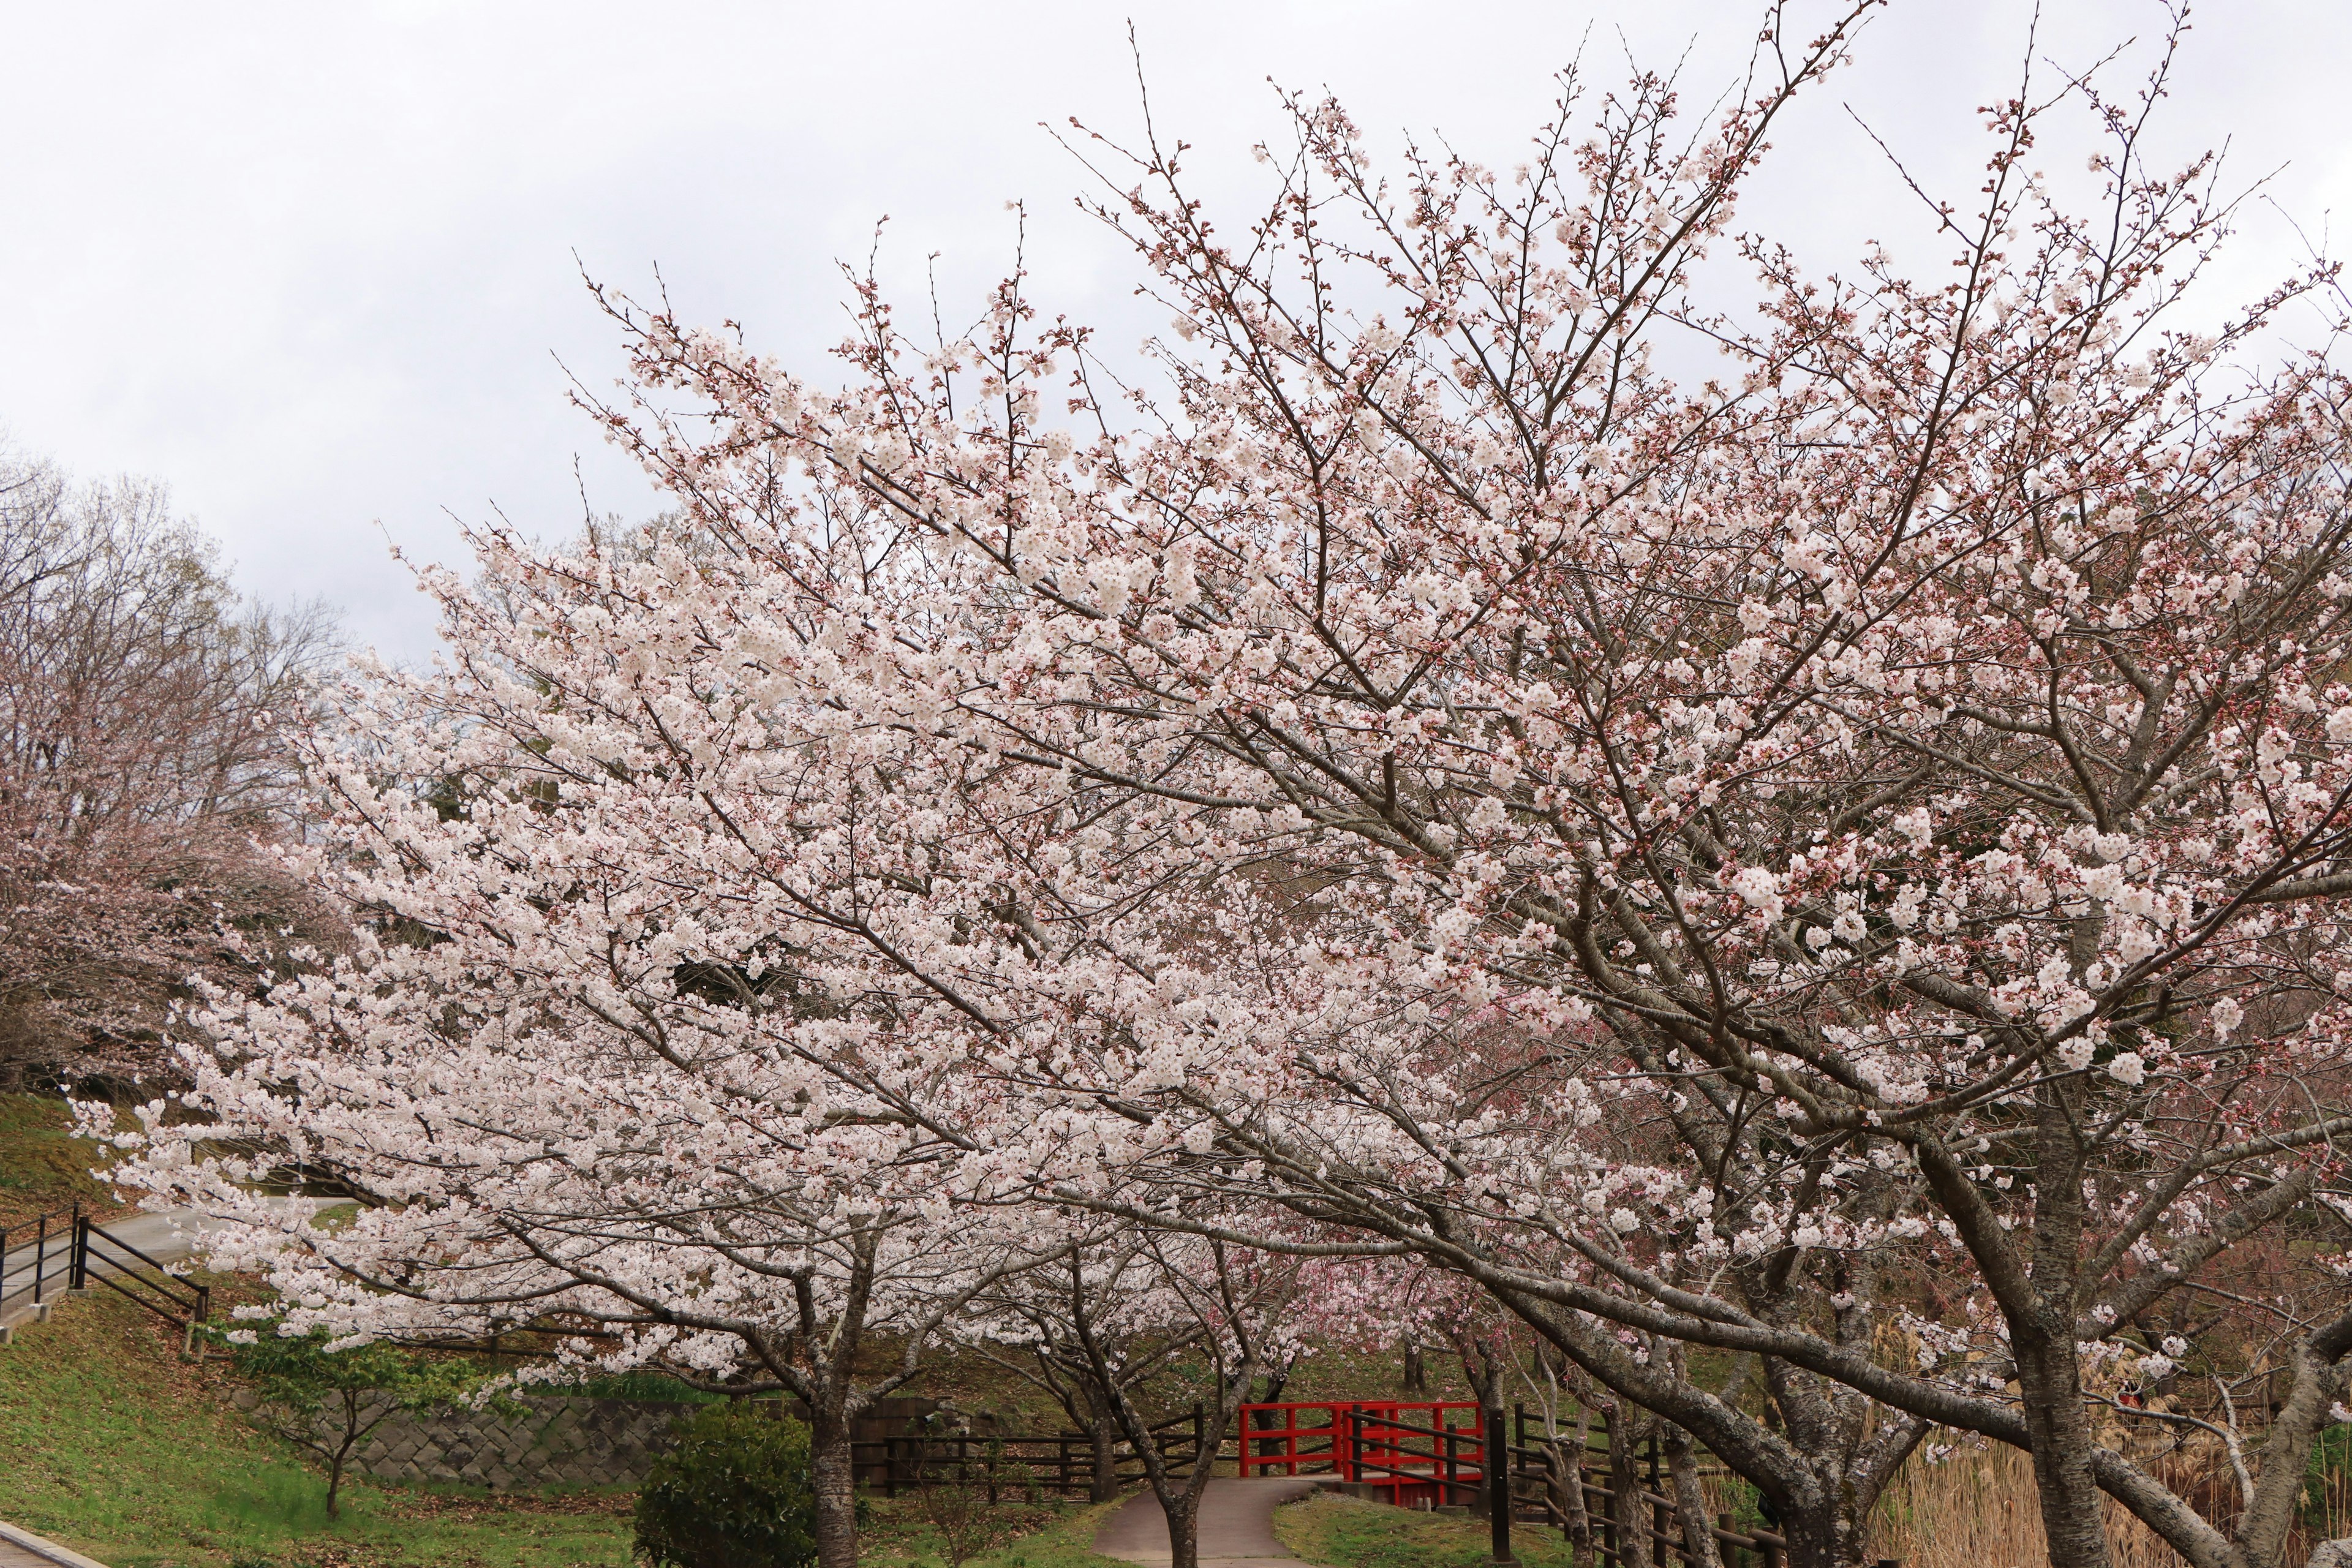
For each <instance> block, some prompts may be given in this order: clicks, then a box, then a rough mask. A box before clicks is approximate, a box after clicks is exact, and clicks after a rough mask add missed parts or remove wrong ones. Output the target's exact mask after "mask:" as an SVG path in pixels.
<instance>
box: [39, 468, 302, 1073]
mask: <svg viewBox="0 0 2352 1568" xmlns="http://www.w3.org/2000/svg"><path fill="white" fill-rule="evenodd" d="M332 650H333V627H332V625H331V622H330V620H329V618H328V617H327V616H326V614H325V612H324V611H323V610H321V609H320V608H319V607H317V606H310V607H307V608H302V609H298V610H295V611H291V612H281V611H273V610H269V609H268V608H265V607H263V606H259V605H252V604H249V603H245V602H242V601H240V599H239V598H238V596H237V595H236V592H235V590H234V589H233V588H232V587H231V585H230V584H229V582H228V578H227V575H226V571H225V569H224V567H223V565H222V563H221V562H220V560H219V555H218V552H217V550H216V549H215V547H214V545H213V544H212V543H211V542H210V541H208V540H206V539H205V537H204V536H203V535H202V534H201V533H200V532H198V531H196V529H195V528H194V526H193V525H192V524H190V523H188V522H186V521H184V520H181V519H179V518H176V517H174V516H173V513H172V511H171V510H170V506H169V502H168V500H167V498H166V497H165V496H164V495H163V492H162V491H161V490H160V489H156V488H155V487H153V486H150V485H142V484H138V483H135V482H131V481H123V482H120V483H117V484H113V485H75V484H72V483H69V482H68V480H67V479H65V478H64V477H63V476H61V475H60V474H58V472H56V471H55V470H54V469H52V468H48V467H47V466H46V465H43V464H40V463H36V462H32V461H29V460H26V459H24V458H18V457H15V456H13V455H10V454H7V453H5V452H0V1081H9V1082H16V1081H21V1080H23V1079H26V1078H27V1077H28V1076H29V1077H30V1078H32V1079H36V1080H39V1081H57V1080H60V1079H61V1080H63V1081H66V1082H68V1083H80V1084H85V1085H87V1084H100V1083H110V1084H114V1085H118V1086H123V1087H128V1086H130V1085H133V1084H137V1083H139V1082H141V1081H142V1080H152V1079H155V1078H156V1077H157V1075H158V1074H159V1073H164V1074H168V1071H169V1066H170V1063H169V1052H168V1051H167V1050H166V1049H165V1048H163V1047H162V1046H161V1045H160V1043H159V1041H160V1039H161V1036H162V1032H163V1028H164V1026H165V1021H166V1016H167V1015H168V1012H169V1009H170V1006H171V1005H172V1003H173V1000H174V999H175V998H176V997H178V996H180V995H182V994H184V982H185V980H186V979H187V977H188V976H189V975H190V974H192V973H201V974H205V975H209V976H210V977H212V978H213V979H214V980H215V981H216V982H219V983H223V984H249V983H250V981H251V977H252V976H253V975H255V974H256V973H258V972H259V971H261V970H262V969H265V968H267V967H268V965H269V964H270V963H272V962H273V960H274V958H275V957H276V956H277V955H278V954H279V953H280V952H282V950H283V949H284V948H285V947H286V946H287V945H288V943H287V941H286V940H285V939H287V938H289V937H299V938H302V939H307V940H311V941H318V940H324V939H327V938H330V937H331V934H332V922H331V919H330V918H329V917H328V916H326V914H325V913H324V911H322V910H320V909H318V908H317V907H316V906H315V905H314V904H313V903H312V902H311V901H310V900H309V899H308V897H307V896H306V895H305V893H304V891H303V889H302V888H301V887H300V885H299V880H298V879H294V878H292V877H290V876H289V875H287V874H286V873H284V872H283V871H281V870H280V869H279V868H278V867H277V866H276V865H275V864H274V863H273V861H272V860H271V858H269V856H268V853H267V851H266V849H264V848H263V847H261V846H262V845H264V844H267V843H269V842H273V841H275V842H283V841H286V840H287V839H288V838H289V836H291V835H293V834H295V833H296V832H297V831H298V829H297V826H296V819H297V817H298V816H299V795H298V792H297V790H296V788H295V780H294V777H293V774H292V770H291V769H290V768H289V765H288V761H287V758H286V755H285V749H284V747H283V746H282V745H281V744H280V743H279V742H278V740H277V739H276V738H275V737H274V736H273V735H272V734H271V733H270V729H271V725H272V722H273V721H274V719H276V718H277V717H280V716H282V717H286V718H299V710H301V709H302V707H303V706H304V704H305V703H306V701H307V700H308V697H307V692H308V690H309V689H310V686H311V684H312V683H313V682H314V681H315V679H316V678H317V677H318V675H319V674H320V670H321V669H322V668H323V666H324V665H325V663H326V660H327V658H328V657H329V656H330V655H331V652H332Z"/></svg>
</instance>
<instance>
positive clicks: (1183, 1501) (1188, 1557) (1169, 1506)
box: [1160, 1485, 1201, 1568]
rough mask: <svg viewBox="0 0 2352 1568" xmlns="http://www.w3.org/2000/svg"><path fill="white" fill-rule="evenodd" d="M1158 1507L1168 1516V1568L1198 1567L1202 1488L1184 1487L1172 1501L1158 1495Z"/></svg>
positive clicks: (1166, 1493) (1162, 1494) (1164, 1494)
mask: <svg viewBox="0 0 2352 1568" xmlns="http://www.w3.org/2000/svg"><path fill="white" fill-rule="evenodd" d="M1160 1510H1161V1511H1162V1512H1164V1513H1166V1514H1167V1516H1168V1568H1201V1491H1200V1489H1198V1488H1196V1487H1192V1486H1189V1485H1188V1486H1186V1487H1185V1488H1184V1489H1183V1490H1181V1492H1178V1493H1176V1495H1175V1497H1174V1499H1173V1500H1171V1498H1170V1496H1169V1494H1168V1492H1167V1491H1161V1492H1160Z"/></svg>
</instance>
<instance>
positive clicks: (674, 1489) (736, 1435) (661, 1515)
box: [636, 1401, 816, 1568]
mask: <svg viewBox="0 0 2352 1568" xmlns="http://www.w3.org/2000/svg"><path fill="white" fill-rule="evenodd" d="M774 1410H775V1407H774V1406H773V1405H753V1404H751V1403H749V1402H745V1401H736V1402H733V1403H730V1404H726V1405H711V1406H710V1407H709V1408H708V1409H705V1410H699V1411H697V1412H696V1413H695V1414H694V1415H691V1416H688V1417H687V1418H686V1419H685V1420H682V1421H680V1422H679V1423H678V1425H677V1446H676V1447H673V1448H671V1449H670V1451H669V1452H668V1453H667V1454H664V1455H663V1456H662V1457H661V1458H660V1459H658V1460H657V1461H656V1463H655V1465H654V1468H653V1470H652V1472H651V1473H650V1474H648V1475H647V1476H646V1484H645V1489H644V1490H642V1491H640V1492H639V1493H638V1494H637V1516H636V1522H637V1544H636V1554H637V1556H638V1557H639V1558H640V1559H641V1560H642V1561H644V1562H645V1563H647V1564H648V1565H649V1568H807V1565H808V1564H810V1563H814V1562H815V1561H816V1490H815V1489H814V1486H813V1485H812V1484H811V1482H810V1479H809V1433H808V1428H807V1427H806V1426H802V1425H801V1424H800V1423H799V1422H797V1421H792V1420H781V1419H778V1418H777V1416H776V1415H774V1414H773V1412H774Z"/></svg>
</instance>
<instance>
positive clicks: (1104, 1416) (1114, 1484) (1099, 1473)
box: [1087, 1410, 1118, 1502]
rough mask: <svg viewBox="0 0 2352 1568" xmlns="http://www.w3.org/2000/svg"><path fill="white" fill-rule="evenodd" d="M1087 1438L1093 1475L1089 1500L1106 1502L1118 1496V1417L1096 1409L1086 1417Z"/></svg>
mask: <svg viewBox="0 0 2352 1568" xmlns="http://www.w3.org/2000/svg"><path fill="white" fill-rule="evenodd" d="M1087 1440H1088V1441H1089V1442H1090V1443H1092V1444H1093V1446H1094V1464H1095V1468H1094V1475H1093V1477H1092V1479H1091V1480H1090V1482H1089V1484H1088V1486H1087V1500H1088V1501H1089V1502H1108V1501H1110V1500H1111V1499H1113V1498H1115V1497H1117V1496H1118V1417H1117V1416H1115V1415H1112V1414H1111V1413H1110V1412H1109V1411H1108V1410H1097V1411H1095V1412H1094V1413H1093V1415H1090V1416H1089V1417H1088V1418H1087Z"/></svg>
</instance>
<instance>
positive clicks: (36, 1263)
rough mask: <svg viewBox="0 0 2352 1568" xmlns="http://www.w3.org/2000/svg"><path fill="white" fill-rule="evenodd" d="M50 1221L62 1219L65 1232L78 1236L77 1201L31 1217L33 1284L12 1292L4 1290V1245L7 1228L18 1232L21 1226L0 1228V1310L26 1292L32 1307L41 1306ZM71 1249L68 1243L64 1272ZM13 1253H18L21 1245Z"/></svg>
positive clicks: (69, 1262)
mask: <svg viewBox="0 0 2352 1568" xmlns="http://www.w3.org/2000/svg"><path fill="white" fill-rule="evenodd" d="M53 1219H62V1220H65V1221H66V1222H67V1224H68V1229H69V1231H70V1232H71V1233H74V1234H78V1233H79V1228H80V1226H81V1204H80V1201H79V1200H78V1199H77V1200H76V1201H75V1203H74V1205H73V1206H72V1207H70V1208H63V1209H52V1210H50V1211H49V1212H48V1213H47V1214H43V1215H35V1216H34V1217H33V1220H32V1221H31V1224H32V1227H33V1243H32V1246H33V1270H32V1272H33V1281H32V1283H31V1284H30V1285H29V1286H26V1285H19V1286H17V1287H16V1289H13V1290H12V1289H9V1288H8V1254H9V1252H10V1251H11V1250H12V1249H11V1248H10V1247H9V1245H8V1233H9V1231H10V1230H11V1229H15V1230H17V1231H22V1230H23V1228H24V1226H23V1225H22V1224H21V1223H20V1224H18V1225H16V1226H0V1310H6V1308H7V1305H8V1302H9V1300H10V1299H11V1298H13V1297H16V1296H21V1295H24V1294H25V1293H26V1291H27V1290H30V1291H31V1292H32V1297H33V1302H32V1304H33V1305H34V1306H36V1307H39V1306H42V1305H44V1304H45V1303H44V1300H43V1297H44V1293H45V1290H46V1288H47V1282H48V1274H49V1222H50V1221H51V1220H53ZM66 1247H67V1252H66V1258H67V1268H68V1270H70V1269H71V1268H72V1264H71V1247H72V1243H71V1241H70V1240H68V1241H67V1243H66ZM14 1250H18V1251H21V1250H22V1244H21V1243H20V1244H19V1245H18V1247H16V1248H15V1249H14Z"/></svg>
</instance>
